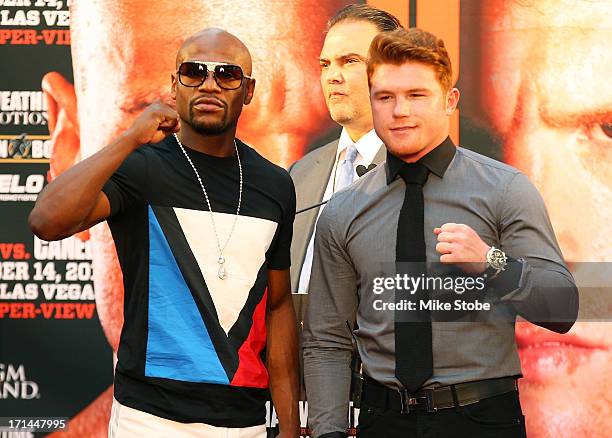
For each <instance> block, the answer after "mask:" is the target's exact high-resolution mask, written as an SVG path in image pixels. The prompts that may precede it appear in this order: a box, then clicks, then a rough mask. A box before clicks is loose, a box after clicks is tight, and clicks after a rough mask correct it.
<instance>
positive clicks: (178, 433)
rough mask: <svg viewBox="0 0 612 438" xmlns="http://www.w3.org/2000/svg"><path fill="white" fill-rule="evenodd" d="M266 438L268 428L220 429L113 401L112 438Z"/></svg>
mask: <svg viewBox="0 0 612 438" xmlns="http://www.w3.org/2000/svg"><path fill="white" fill-rule="evenodd" d="M158 437H159V438H168V437H172V438H195V437H199V438H266V425H265V424H262V425H260V426H252V427H243V428H236V427H216V426H211V425H210V424H204V423H179V422H177V421H172V420H167V419H165V418H160V417H157V416H155V415H152V414H149V413H147V412H142V411H139V410H137V409H133V408H130V407H128V406H123V405H122V404H121V403H119V402H118V401H117V400H115V399H114V398H113V407H112V410H111V419H110V423H109V425H108V438H158Z"/></svg>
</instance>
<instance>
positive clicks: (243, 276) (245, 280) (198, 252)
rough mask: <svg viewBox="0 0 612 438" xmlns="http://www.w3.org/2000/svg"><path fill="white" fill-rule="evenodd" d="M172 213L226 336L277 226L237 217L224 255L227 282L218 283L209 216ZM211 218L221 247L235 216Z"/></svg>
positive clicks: (181, 211)
mask: <svg viewBox="0 0 612 438" xmlns="http://www.w3.org/2000/svg"><path fill="white" fill-rule="evenodd" d="M174 212H175V213H176V217H177V218H178V221H179V223H180V225H181V228H182V229H183V233H184V234H185V238H186V239H187V242H188V243H189V246H190V248H191V251H192V253H193V255H194V256H195V259H196V261H197V262H198V266H199V267H200V271H201V272H202V275H203V277H204V280H205V281H206V286H207V287H208V291H209V292H210V296H211V298H212V300H213V303H214V304H215V308H216V310H217V315H218V316H219V323H220V324H221V327H223V330H225V333H226V334H228V333H229V331H230V329H231V328H232V327H233V325H234V324H235V322H236V320H237V319H238V316H239V315H240V312H241V311H242V309H243V308H244V304H245V303H246V300H247V298H248V296H249V291H250V290H251V288H252V287H253V285H254V284H255V280H256V279H257V273H258V272H259V270H260V268H261V266H262V265H263V264H264V263H265V258H266V251H267V250H268V248H269V247H270V244H271V243H272V239H273V238H274V233H275V232H276V227H277V226H278V224H277V223H276V222H273V221H270V220H267V219H261V218H256V217H251V216H242V215H241V216H239V217H238V221H237V223H236V228H234V232H233V234H232V236H231V239H230V241H229V242H228V244H227V246H226V247H225V249H224V251H223V256H224V257H225V264H224V266H225V269H226V270H227V278H226V279H225V280H221V279H220V278H219V276H218V271H219V264H218V263H217V260H218V258H219V250H218V248H217V240H216V238H215V232H214V229H213V225H212V221H211V218H210V212H208V211H201V210H190V209H185V208H176V207H175V208H174ZM213 215H214V219H215V225H216V226H217V232H218V233H219V239H220V241H221V246H223V245H224V244H225V242H226V240H227V237H228V236H229V233H230V231H231V229H232V224H233V222H234V218H235V217H236V216H235V215H234V214H227V213H214V212H213Z"/></svg>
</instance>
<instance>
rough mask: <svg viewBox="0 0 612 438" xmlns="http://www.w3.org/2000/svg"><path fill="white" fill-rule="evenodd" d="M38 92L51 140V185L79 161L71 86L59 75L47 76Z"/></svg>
mask: <svg viewBox="0 0 612 438" xmlns="http://www.w3.org/2000/svg"><path fill="white" fill-rule="evenodd" d="M42 90H43V92H44V93H45V98H46V99H47V114H48V126H49V135H50V136H51V138H50V142H51V161H50V163H49V173H48V174H47V179H48V180H49V181H51V180H53V178H55V177H57V176H58V175H60V174H61V173H62V172H64V171H65V170H66V169H68V168H69V167H71V166H72V165H74V164H75V163H77V162H78V161H79V159H80V157H81V153H80V152H81V141H80V132H79V122H78V117H77V101H76V95H75V93H74V85H72V84H71V83H70V82H68V81H67V80H66V79H65V78H64V77H63V76H62V75H61V74H59V73H57V72H50V73H47V74H46V75H45V76H44V77H43V79H42Z"/></svg>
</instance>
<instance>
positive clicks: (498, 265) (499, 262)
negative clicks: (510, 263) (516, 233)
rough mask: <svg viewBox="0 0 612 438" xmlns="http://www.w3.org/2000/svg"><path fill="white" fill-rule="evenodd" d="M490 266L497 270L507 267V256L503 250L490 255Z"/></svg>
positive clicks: (496, 250)
mask: <svg viewBox="0 0 612 438" xmlns="http://www.w3.org/2000/svg"><path fill="white" fill-rule="evenodd" d="M489 264H490V265H491V266H492V267H493V268H495V269H503V268H504V266H505V265H506V254H504V252H503V251H502V250H501V249H497V248H495V249H493V251H491V252H490V254H489Z"/></svg>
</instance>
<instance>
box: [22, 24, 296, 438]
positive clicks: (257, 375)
mask: <svg viewBox="0 0 612 438" xmlns="http://www.w3.org/2000/svg"><path fill="white" fill-rule="evenodd" d="M251 68H252V67H251V57H250V54H249V52H248V49H247V48H246V47H245V46H244V44H243V43H242V42H241V41H240V40H238V39H237V38H236V37H234V36H233V35H231V34H229V33H227V32H225V31H222V30H219V29H207V30H204V31H202V32H199V33H197V34H195V35H193V36H192V37H190V38H189V39H187V40H186V41H185V42H184V43H183V46H182V47H181V49H180V50H179V53H178V55H177V72H176V74H174V75H172V89H171V91H172V97H173V100H174V101H175V103H176V110H174V109H173V108H172V107H170V106H168V105H166V104H164V103H161V102H158V103H155V104H153V105H151V106H149V107H148V108H147V109H146V110H145V111H144V112H143V114H142V115H141V116H140V117H139V118H138V119H137V120H136V121H135V122H134V124H133V125H132V127H130V128H129V129H128V130H127V131H126V132H125V133H124V134H122V135H121V136H120V137H119V138H118V139H117V140H115V141H114V142H113V143H111V144H110V145H108V146H107V147H106V148H104V149H103V150H101V151H100V152H98V153H97V154H95V155H93V156H91V157H90V158H88V159H86V160H84V161H83V162H81V163H80V164H78V165H76V166H74V167H73V168H71V169H69V170H68V171H66V172H65V173H64V174H62V175H61V176H59V177H58V178H57V179H55V180H54V181H53V182H52V183H51V184H49V186H48V187H47V188H46V189H45V190H44V191H43V192H42V193H41V195H40V196H39V199H38V201H37V203H36V206H35V208H34V210H33V211H32V213H31V215H30V225H31V227H32V229H33V231H34V232H35V233H36V234H37V235H38V236H39V237H41V238H43V239H46V240H54V239H60V238H63V237H66V236H69V235H71V234H74V233H75V232H78V231H81V230H85V229H87V228H89V227H91V226H92V225H94V224H96V223H98V222H101V221H103V220H107V221H108V223H109V226H110V228H111V231H112V233H113V238H114V240H115V245H116V248H117V255H118V258H119V262H120V264H121V268H122V271H123V282H124V289H125V299H124V320H125V322H124V326H123V330H122V333H121V342H120V345H119V351H118V363H117V368H116V372H115V390H114V396H115V400H114V403H113V412H112V415H111V423H110V425H109V428H110V433H109V435H110V436H112V437H123V436H132V435H139V436H173V437H180V436H191V435H198V436H205V437H206V436H210V437H216V436H226V434H227V433H228V430H227V428H231V429H232V431H231V432H232V436H240V437H262V436H265V424H264V423H265V401H266V399H267V395H268V382H269V383H270V385H269V387H270V392H271V395H272V399H273V401H274V404H275V407H276V411H277V415H278V417H279V423H280V431H281V436H283V437H294V436H297V433H298V415H297V412H298V411H297V347H296V345H297V343H296V322H295V314H294V311H293V306H292V302H291V295H290V283H289V266H290V257H289V249H290V245H291V237H292V236H291V234H292V227H293V218H294V215H295V191H294V188H293V185H292V183H291V179H290V177H289V175H288V174H287V172H285V171H284V170H283V169H281V168H279V167H277V166H275V165H274V164H272V163H270V162H269V161H267V160H266V159H265V158H263V157H262V156H261V155H259V154H258V153H257V152H256V151H255V150H253V149H252V148H250V147H249V146H247V145H246V144H244V143H242V142H241V141H240V140H237V139H236V138H235V132H236V125H237V122H238V118H239V116H240V113H241V111H242V107H243V105H246V104H249V103H250V101H251V99H252V97H253V92H254V88H255V80H254V79H252V78H250V77H249V75H250V74H251ZM169 134H172V135H169Z"/></svg>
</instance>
